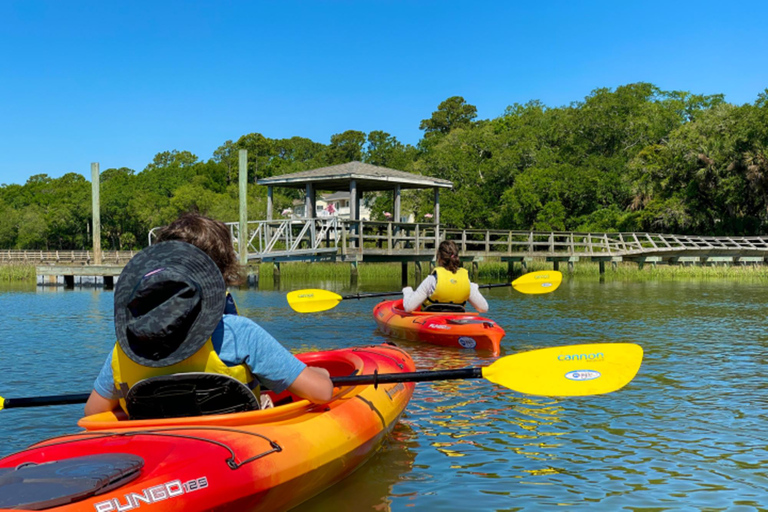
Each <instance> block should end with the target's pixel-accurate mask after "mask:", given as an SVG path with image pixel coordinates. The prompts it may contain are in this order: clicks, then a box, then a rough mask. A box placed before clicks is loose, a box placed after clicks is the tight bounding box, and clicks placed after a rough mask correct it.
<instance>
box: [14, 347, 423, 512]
mask: <svg viewBox="0 0 768 512" xmlns="http://www.w3.org/2000/svg"><path fill="white" fill-rule="evenodd" d="M298 357H299V358H300V359H301V360H303V361H304V362H306V363H307V364H310V365H313V366H321V367H324V368H326V369H328V371H329V372H330V373H331V375H332V376H345V375H351V374H361V375H367V374H373V373H374V372H377V373H378V374H387V373H402V372H411V371H413V370H414V365H413V361H412V360H411V357H410V356H409V355H408V354H407V353H406V352H404V351H403V350H401V349H399V348H397V347H394V346H391V345H388V344H384V345H377V346H370V347H359V348H349V349H340V350H332V351H327V352H316V353H308V354H300V355H298ZM413 389H414V384H413V383H412V382H410V383H390V384H386V383H384V384H383V383H379V384H378V386H374V385H369V384H368V385H356V386H352V387H341V388H337V390H336V393H335V395H334V399H333V400H332V401H331V402H330V403H328V404H323V405H314V404H311V403H310V402H308V401H306V400H300V399H298V398H297V397H294V396H291V395H290V394H289V393H288V392H285V393H282V394H280V395H277V396H273V397H272V399H273V401H274V402H275V403H276V404H284V405H277V406H276V407H274V408H272V409H264V410H259V411H248V412H239V413H232V414H220V415H213V416H199V417H193V418H170V419H159V420H133V421H118V420H117V419H116V417H115V416H114V414H112V413H101V414H97V415H94V416H88V417H85V418H83V419H82V420H80V422H79V423H78V424H79V426H80V427H82V428H84V429H85V431H84V432H79V433H76V434H72V435H68V436H61V437H57V438H53V439H49V440H46V441H42V442H40V443H37V444H35V445H33V446H31V447H30V448H27V449H26V450H24V451H21V452H18V453H15V454H12V455H9V456H7V457H5V458H3V459H0V509H3V510H5V509H19V508H21V509H28V510H66V511H75V510H77V511H94V512H117V511H122V512H124V511H127V510H138V511H142V510H147V511H150V510H163V511H186V512H191V511H203V510H237V511H248V510H254V511H255V510H259V511H270V510H274V511H279V510H287V509H290V508H292V507H294V506H296V505H298V504H300V503H301V502H303V501H305V500H307V499H308V498H310V497H312V496H314V495H316V494H318V493H320V492H321V491H323V490H324V489H326V488H328V487H329V486H331V485H333V484H334V483H336V482H338V481H339V480H341V479H343V478H344V477H345V476H347V475H348V474H350V473H351V472H353V471H354V470H355V469H356V468H357V467H359V466H360V465H361V464H363V463H364V462H365V461H366V460H367V459H368V458H369V457H370V456H371V455H372V454H373V453H375V452H376V450H377V449H378V447H379V446H380V445H381V443H382V441H383V440H384V439H385V436H386V435H387V433H388V432H390V431H391V430H392V428H393V427H394V425H395V424H396V423H397V421H398V419H399V418H400V415H401V414H402V413H403V411H404V410H405V408H406V406H407V405H408V402H409V401H410V399H411V396H412V394H413ZM53 419H55V416H53V415H52V420H53Z"/></svg>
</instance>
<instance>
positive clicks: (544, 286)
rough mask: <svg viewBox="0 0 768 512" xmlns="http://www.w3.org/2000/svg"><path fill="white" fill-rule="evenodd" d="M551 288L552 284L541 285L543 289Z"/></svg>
mask: <svg viewBox="0 0 768 512" xmlns="http://www.w3.org/2000/svg"><path fill="white" fill-rule="evenodd" d="M550 286H552V283H541V287H542V288H549V287H550Z"/></svg>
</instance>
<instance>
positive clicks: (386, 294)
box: [341, 283, 512, 300]
mask: <svg viewBox="0 0 768 512" xmlns="http://www.w3.org/2000/svg"><path fill="white" fill-rule="evenodd" d="M504 286H512V283H498V284H481V285H479V286H478V288H499V287H504ZM401 293H403V292H381V293H355V294H354V295H344V296H342V297H341V298H342V300H346V299H358V300H360V299H368V298H370V297H392V296H393V295H400V294H401Z"/></svg>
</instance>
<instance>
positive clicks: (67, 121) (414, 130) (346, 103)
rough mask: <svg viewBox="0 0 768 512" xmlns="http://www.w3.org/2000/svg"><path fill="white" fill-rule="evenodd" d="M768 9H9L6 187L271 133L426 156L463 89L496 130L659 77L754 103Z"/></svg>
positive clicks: (29, 3)
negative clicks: (407, 148)
mask: <svg viewBox="0 0 768 512" xmlns="http://www.w3.org/2000/svg"><path fill="white" fill-rule="evenodd" d="M766 19H768V2H757V1H756V2H708V1H697V2H687V1H686V2H639V1H636V2H616V1H605V2H578V1H576V2H574V1H563V2H558V1H550V2H526V3H525V4H523V3H518V2H510V1H499V2H485V1H475V2H468V1H466V0H463V1H451V0H442V1H411V2H406V1H376V0H360V1H357V2H353V1H309V0H307V1H302V2H298V1H290V0H282V1H271V2H257V1H224V0H222V1H209V2H196V1H184V2H182V1H140V0H131V1H130V2H105V1H103V0H100V1H85V0H68V1H60V0H51V1H37V0H0V66H1V69H2V71H1V72H0V184H2V183H8V184H10V183H24V182H25V181H26V180H27V178H29V177H30V176H32V175H35V174H41V173H45V174H48V175H50V176H52V177H58V176H61V175H62V174H65V173H67V172H77V173H79V174H82V175H84V176H86V177H88V178H89V179H90V163H91V162H99V163H100V165H101V169H102V170H104V169H107V168H110V167H130V168H132V169H135V170H136V171H141V170H142V169H144V167H146V165H147V164H148V163H150V162H151V161H152V158H153V157H154V155H155V154H156V153H159V152H162V151H169V150H174V149H176V150H179V151H182V150H187V151H191V152H193V153H194V154H196V155H197V156H198V157H199V158H200V159H202V160H208V159H209V158H211V157H212V155H213V152H214V151H215V150H216V148H217V147H219V146H220V145H221V144H223V143H224V142H225V141H226V140H228V139H231V140H236V139H237V138H239V137H240V136H241V135H244V134H247V133H252V132H259V133H262V134H263V135H265V136H266V137H270V138H283V137H291V136H295V135H298V136H302V137H308V138H311V139H313V140H315V141H318V142H323V143H328V142H329V140H330V137H331V135H333V134H335V133H341V132H343V131H345V130H350V129H354V130H361V131H364V132H370V131H372V130H384V131H386V132H389V133H390V134H392V135H394V136H395V137H397V138H398V140H400V141H401V142H405V143H410V144H416V143H417V142H418V141H419V139H420V137H421V131H420V130H419V122H420V120H421V119H424V118H427V117H429V116H430V115H431V113H432V112H433V111H434V110H436V108H437V105H438V104H439V103H440V102H441V101H443V100H445V99H446V98H448V97H450V96H454V95H460V96H463V97H464V98H465V99H466V101H467V102H469V103H471V104H473V105H475V106H476V107H477V109H478V117H479V118H481V119H489V118H494V117H497V116H499V115H501V114H502V113H503V112H504V109H505V108H506V107H507V106H508V105H511V104H513V103H525V102H527V101H529V100H532V99H538V100H541V101H542V102H543V103H544V104H546V105H548V106H560V105H565V104H568V103H570V102H572V101H579V100H582V99H583V98H584V97H585V96H586V95H588V94H589V93H590V91H591V90H593V89H595V88H599V87H610V88H613V87H616V86H619V85H623V84H627V83H632V82H638V81H644V82H651V83H653V84H656V85H657V86H659V87H661V88H662V89H666V90H686V91H691V92H694V93H702V94H715V93H723V94H725V95H726V100H727V101H729V102H732V103H736V104H742V103H752V102H754V101H755V99H756V98H757V95H758V94H759V93H760V92H761V91H763V90H764V89H765V88H766V87H768V30H765V27H764V24H765V23H764V22H765V20H766Z"/></svg>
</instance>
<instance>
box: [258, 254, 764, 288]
mask: <svg viewBox="0 0 768 512" xmlns="http://www.w3.org/2000/svg"><path fill="white" fill-rule="evenodd" d="M552 267H553V265H552V262H548V261H545V260H543V259H541V260H538V259H536V260H533V261H529V262H527V265H526V268H527V271H528V272H535V271H538V270H552ZM273 268H274V266H273V264H272V263H262V264H261V265H259V276H260V279H261V280H267V281H271V280H272V277H273ZM400 268H401V266H400V263H361V264H359V265H358V267H357V269H358V275H359V277H360V279H362V280H366V279H388V278H389V279H399V278H400ZM421 268H422V272H421V276H422V278H423V277H426V276H427V274H428V273H429V271H430V267H429V265H428V264H425V263H422V267H421ZM464 268H466V269H467V270H468V271H470V273H471V274H472V272H473V269H472V264H469V263H465V264H464ZM507 270H508V266H507V263H506V262H501V261H481V262H479V263H478V265H477V275H473V279H475V280H477V281H481V282H484V283H488V282H503V281H505V280H507V279H508V276H507ZM560 271H561V272H562V273H563V275H564V276H565V277H568V276H574V277H581V276H584V277H588V276H594V277H599V276H600V266H599V264H598V263H597V262H588V261H583V262H581V261H580V262H577V263H576V264H575V265H574V267H573V271H569V270H568V265H567V263H561V264H560ZM521 274H522V265H521V264H520V263H515V265H514V275H513V276H512V277H513V278H514V277H517V276H520V275H521ZM280 275H281V277H282V278H286V279H293V278H296V279H303V280H308V279H318V280H329V279H341V280H347V279H349V277H350V265H349V264H346V263H283V264H281V265H280ZM415 277H416V268H415V266H414V265H410V264H409V265H408V279H409V281H412V280H413V279H415ZM604 277H605V278H607V279H626V280H655V279H747V280H756V279H757V280H768V266H766V265H747V266H741V265H718V266H701V265H656V266H654V265H651V264H646V265H645V266H644V267H643V268H642V269H641V268H639V267H638V265H637V264H636V263H630V262H622V263H619V264H617V265H616V267H615V268H614V267H613V265H611V264H610V263H606V264H605V274H604Z"/></svg>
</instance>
